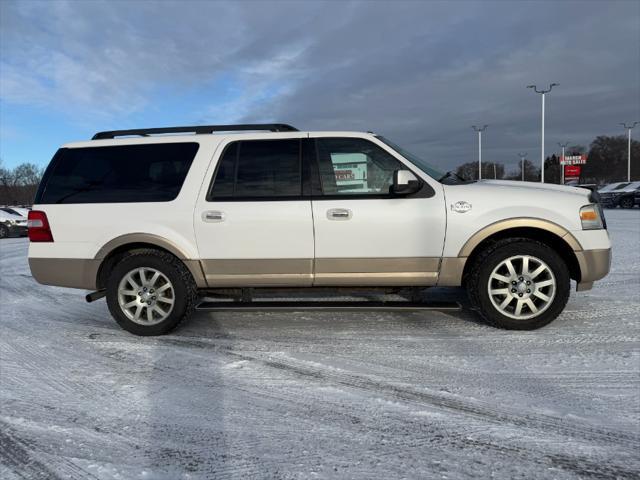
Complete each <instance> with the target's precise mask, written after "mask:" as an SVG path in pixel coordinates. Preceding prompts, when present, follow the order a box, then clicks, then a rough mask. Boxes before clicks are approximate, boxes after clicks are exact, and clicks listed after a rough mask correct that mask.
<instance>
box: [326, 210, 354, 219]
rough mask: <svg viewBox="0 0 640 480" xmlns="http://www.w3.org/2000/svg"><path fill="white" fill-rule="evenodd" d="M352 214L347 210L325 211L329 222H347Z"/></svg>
mask: <svg viewBox="0 0 640 480" xmlns="http://www.w3.org/2000/svg"><path fill="white" fill-rule="evenodd" d="M352 216H353V213H352V212H351V210H349V209H348V208H330V209H329V210H327V218H328V219H329V220H349V219H350V218H351V217H352Z"/></svg>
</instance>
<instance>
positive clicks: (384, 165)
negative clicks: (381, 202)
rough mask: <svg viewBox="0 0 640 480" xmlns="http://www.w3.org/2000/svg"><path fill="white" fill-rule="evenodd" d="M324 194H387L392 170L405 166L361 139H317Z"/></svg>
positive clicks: (374, 145) (391, 180) (391, 182)
mask: <svg viewBox="0 0 640 480" xmlns="http://www.w3.org/2000/svg"><path fill="white" fill-rule="evenodd" d="M317 149H318V150H317V151H318V157H317V158H318V167H319V170H320V179H321V183H322V192H323V194H324V195H345V196H347V195H389V194H390V191H389V188H390V187H391V185H393V173H394V172H395V171H396V170H402V169H406V167H405V166H404V165H403V164H402V163H401V162H400V161H398V160H397V159H395V158H394V157H393V156H391V155H390V154H389V153H387V152H386V151H385V150H383V149H382V148H380V147H379V146H377V145H376V144H374V143H372V142H369V141H368V140H364V139H362V138H318V139H317Z"/></svg>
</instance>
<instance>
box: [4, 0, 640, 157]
mask: <svg viewBox="0 0 640 480" xmlns="http://www.w3.org/2000/svg"><path fill="white" fill-rule="evenodd" d="M0 32H1V33H0V54H1V55H0V157H1V158H2V160H3V162H4V165H5V166H13V165H15V164H18V163H21V162H25V161H29V162H35V163H38V164H41V165H44V164H46V163H47V162H48V161H49V159H50V158H51V156H52V154H53V153H54V152H55V149H56V148H57V147H58V146H59V145H60V144H61V143H64V142H67V141H72V140H81V139H87V138H89V137H91V135H93V133H94V132H95V131H98V130H109V129H121V128H134V127H156V126H172V125H185V124H208V123H233V122H248V121H252V122H253V121H260V122H268V121H278V122H286V123H291V124H293V125H295V126H296V127H298V128H299V129H300V130H311V129H313V130H373V131H375V132H380V133H383V134H384V135H385V136H387V137H388V138H390V139H392V140H394V141H395V142H396V143H400V144H403V145H404V146H405V147H407V148H408V149H410V150H413V151H414V152H415V153H417V154H420V155H421V156H423V157H425V158H426V159H428V160H429V161H430V162H431V163H433V164H435V165H438V166H441V167H444V168H448V169H451V168H454V167H455V166H457V165H458V164H460V163H463V162H466V161H471V160H474V159H476V158H477V143H476V141H477V140H476V137H475V136H474V135H475V134H474V132H473V130H472V129H471V125H473V124H489V127H488V129H487V131H486V135H485V137H484V138H483V140H484V141H483V146H484V148H483V158H484V159H485V160H495V161H499V162H503V163H506V164H507V165H508V167H510V168H515V164H516V163H517V161H518V156H517V153H518V152H522V151H524V152H527V153H528V154H529V157H530V158H532V159H537V158H539V155H540V145H539V142H540V125H539V123H540V97H539V95H536V94H534V93H533V92H531V91H530V90H527V89H526V88H525V87H526V85H529V84H532V83H534V84H537V85H538V86H547V85H548V84H549V83H550V82H557V83H559V84H560V86H559V87H557V88H555V89H554V90H553V92H552V93H551V94H550V95H549V96H548V97H547V143H546V149H547V152H551V151H553V150H554V149H556V150H557V145H556V144H557V142H559V141H569V142H572V143H573V144H576V143H577V144H583V145H588V144H589V142H590V141H591V140H592V139H593V138H594V137H595V136H596V135H601V134H621V133H624V132H623V130H622V129H621V127H620V126H619V125H618V122H623V121H633V120H640V1H637V0H628V1H626V0H624V1H600V2H598V1H581V2H571V1H536V2H527V1H512V2H508V1H498V2H475V1H473V2H464V1H449V2H436V1H423V2H400V1H393V2H391V1H389V2H385V1H369V2H353V3H351V2H338V1H332V2H313V1H308V2H267V1H258V2H249V1H238V2H233V3H221V2H189V1H182V2H175V3H174V2H168V1H162V2H153V1H111V2H100V1H60V2H57V1H42V2H41V1H20V2H14V1H10V0H3V1H0ZM635 136H636V137H640V129H636V131H635Z"/></svg>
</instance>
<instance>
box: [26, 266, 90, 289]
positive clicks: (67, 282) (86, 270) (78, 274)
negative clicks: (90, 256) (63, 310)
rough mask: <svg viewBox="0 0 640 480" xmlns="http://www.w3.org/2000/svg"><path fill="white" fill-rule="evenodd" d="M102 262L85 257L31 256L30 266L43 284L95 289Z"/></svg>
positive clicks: (32, 272) (34, 276) (32, 273)
mask: <svg viewBox="0 0 640 480" xmlns="http://www.w3.org/2000/svg"><path fill="white" fill-rule="evenodd" d="M100 262H101V260H87V259H83V258H29V268H30V269H31V275H33V278H35V279H36V281H37V282H38V283H42V284H43V285H55V286H57V287H68V288H82V289H85V290H95V289H96V278H97V275H98V269H99V268H100Z"/></svg>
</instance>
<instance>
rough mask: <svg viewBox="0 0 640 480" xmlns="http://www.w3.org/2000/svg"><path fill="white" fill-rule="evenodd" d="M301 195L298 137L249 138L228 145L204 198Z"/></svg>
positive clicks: (223, 198) (272, 197)
mask: <svg viewBox="0 0 640 480" xmlns="http://www.w3.org/2000/svg"><path fill="white" fill-rule="evenodd" d="M301 195H302V175H301V156H300V139H291V140H248V141H241V142H233V143H231V144H229V145H228V146H227V148H226V149H225V151H224V153H223V155H222V158H221V159H220V162H219V164H218V168H217V171H216V175H215V179H214V181H213V185H212V188H211V189H210V191H209V195H208V196H207V200H209V201H216V200H248V199H256V200H260V199H264V200H269V199H274V198H295V197H300V196H301Z"/></svg>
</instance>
